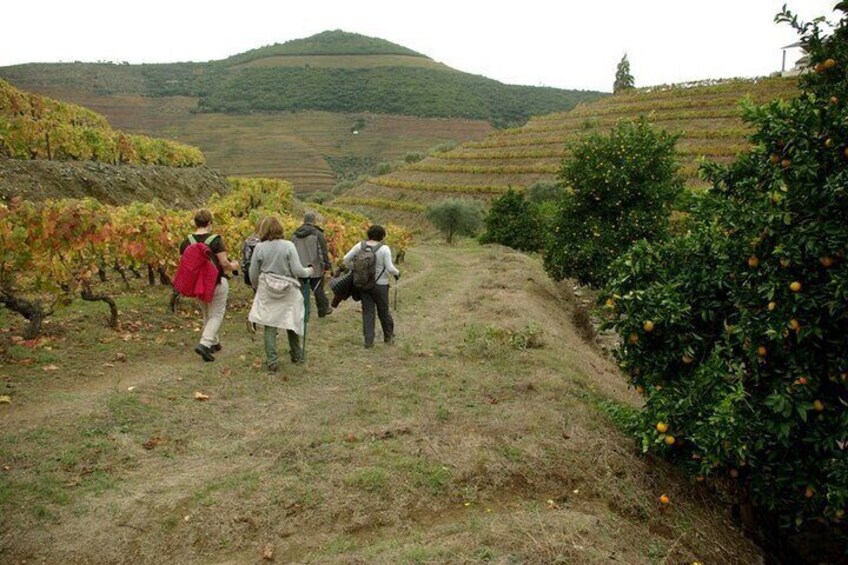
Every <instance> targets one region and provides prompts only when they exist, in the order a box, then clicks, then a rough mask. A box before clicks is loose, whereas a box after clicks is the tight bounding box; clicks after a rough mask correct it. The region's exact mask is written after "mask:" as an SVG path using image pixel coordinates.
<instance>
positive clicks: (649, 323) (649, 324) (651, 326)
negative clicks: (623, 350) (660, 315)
mask: <svg viewBox="0 0 848 565" xmlns="http://www.w3.org/2000/svg"><path fill="white" fill-rule="evenodd" d="M642 329H643V330H645V331H646V332H647V333H651V332H652V331H654V323H653V322H652V321H651V320H645V323H644V324H642Z"/></svg>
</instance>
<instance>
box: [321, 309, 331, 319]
mask: <svg viewBox="0 0 848 565" xmlns="http://www.w3.org/2000/svg"><path fill="white" fill-rule="evenodd" d="M332 313H333V308H332V307H331V308H328V309H327V311H326V312H324V313H323V314H318V317H319V318H324V317H326V316H329V315H330V314H332Z"/></svg>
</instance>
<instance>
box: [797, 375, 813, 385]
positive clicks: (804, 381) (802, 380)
mask: <svg viewBox="0 0 848 565" xmlns="http://www.w3.org/2000/svg"><path fill="white" fill-rule="evenodd" d="M808 382H810V381H808V380H807V377H798V378H797V379H796V380H795V383H796V384H799V385H805V384H807V383H808Z"/></svg>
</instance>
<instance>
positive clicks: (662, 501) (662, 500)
mask: <svg viewBox="0 0 848 565" xmlns="http://www.w3.org/2000/svg"><path fill="white" fill-rule="evenodd" d="M669 502H671V499H670V498H669V497H668V495H667V494H661V495H660V504H668V503H669Z"/></svg>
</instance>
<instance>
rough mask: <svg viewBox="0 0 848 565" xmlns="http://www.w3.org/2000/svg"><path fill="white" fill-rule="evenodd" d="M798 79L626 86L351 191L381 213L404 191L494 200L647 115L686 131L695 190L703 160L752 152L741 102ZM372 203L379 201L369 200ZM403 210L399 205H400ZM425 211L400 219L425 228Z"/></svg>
mask: <svg viewBox="0 0 848 565" xmlns="http://www.w3.org/2000/svg"><path fill="white" fill-rule="evenodd" d="M796 92H797V87H796V80H795V79H786V78H769V79H755V80H726V81H707V82H705V83H695V84H684V85H667V86H666V85H664V86H657V87H651V88H645V89H639V90H633V91H625V92H623V93H620V94H616V95H614V96H610V97H606V98H602V99H600V100H596V101H594V102H590V103H585V104H580V105H578V106H577V107H576V108H575V109H573V110H571V111H569V112H565V113H556V114H549V115H545V116H540V117H534V118H532V119H531V120H530V121H529V122H528V123H527V124H526V125H524V126H522V127H518V128H512V129H506V130H501V131H496V132H493V133H490V134H489V135H488V136H486V138H485V139H482V140H479V141H469V142H466V143H464V144H462V145H461V146H459V147H457V148H456V149H453V150H451V151H446V152H437V153H434V154H432V155H431V156H430V157H429V158H427V159H425V160H423V161H421V162H418V163H414V164H411V165H408V166H406V167H403V168H401V169H399V170H397V171H395V172H394V173H391V174H389V175H384V176H380V177H374V178H371V179H369V180H368V182H367V183H365V184H363V185H361V186H359V187H357V188H355V189H353V190H352V191H351V192H350V193H348V194H346V197H347V198H357V199H359V208H358V209H360V210H362V211H363V212H365V213H369V214H373V215H374V216H375V217H377V218H379V217H381V215H382V214H384V213H385V212H386V211H387V210H389V209H391V206H389V205H386V204H385V203H386V202H389V203H391V202H393V201H394V200H395V199H396V198H397V197H398V195H401V194H402V195H403V198H404V199H406V200H408V201H410V202H415V203H419V204H426V203H429V202H431V201H432V200H433V198H439V197H440V196H439V195H442V194H445V195H450V196H457V195H469V196H473V197H475V198H479V199H483V200H486V201H488V200H490V199H491V198H492V197H494V196H497V195H499V194H502V193H504V192H505V191H506V190H507V188H509V187H510V186H512V187H513V188H516V189H526V188H528V187H529V186H531V185H533V184H534V183H537V182H543V181H552V180H555V179H556V175H557V173H558V171H559V168H560V162H561V161H562V159H563V158H565V157H567V156H568V155H569V152H568V146H569V144H570V142H572V141H575V140H577V139H579V138H580V137H581V136H583V135H586V134H588V133H592V132H603V131H607V130H609V129H610V128H611V127H612V126H613V125H615V123H616V122H618V121H619V120H621V119H627V118H636V117H638V116H642V115H644V116H646V117H647V119H648V121H649V122H651V123H652V124H653V125H654V127H657V128H662V129H665V130H667V131H669V132H670V133H677V134H680V138H679V141H678V143H677V150H678V153H679V154H680V156H681V174H682V175H683V176H684V178H685V180H686V184H687V186H688V187H689V188H690V189H700V188H703V187H705V186H706V183H705V181H703V180H702V179H701V178H700V177H699V176H698V169H699V161H700V159H702V158H705V157H706V158H708V159H710V160H713V161H716V162H720V163H726V162H729V161H730V160H731V159H733V158H734V157H735V156H736V155H737V154H739V153H741V152H743V151H745V150H747V149H748V148H749V143H748V141H747V139H746V136H747V135H749V134H750V129H749V128H747V127H746V126H745V125H744V124H743V122H742V115H741V110H740V108H739V103H740V102H741V101H742V100H743V99H744V98H746V97H747V98H750V99H751V100H752V101H753V102H755V103H764V102H766V101H769V100H773V99H777V98H784V99H786V98H791V97H793V96H795V95H796ZM366 200H372V202H371V204H368V205H366V204H365V201H366ZM394 210H396V208H395V209H394ZM419 216H420V215H417V214H415V213H414V212H409V213H407V214H405V215H402V216H398V215H397V213H393V215H392V217H394V218H398V219H400V220H402V221H404V222H406V223H408V224H409V225H414V226H418V225H421V219H420V217H419Z"/></svg>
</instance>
